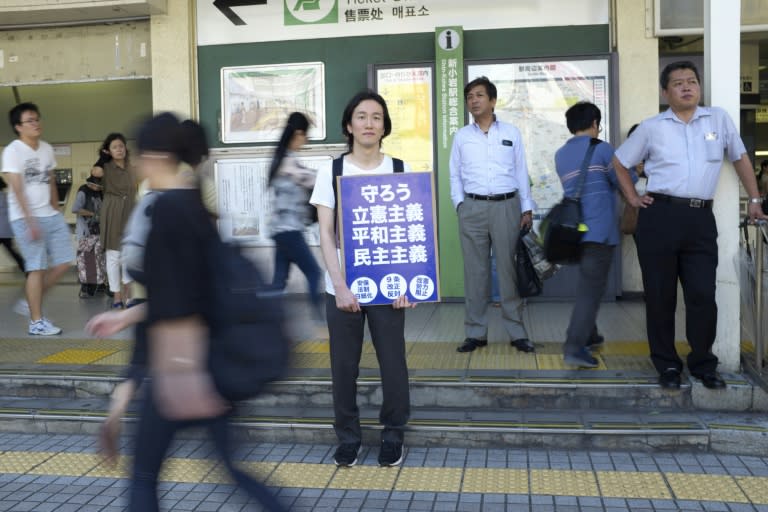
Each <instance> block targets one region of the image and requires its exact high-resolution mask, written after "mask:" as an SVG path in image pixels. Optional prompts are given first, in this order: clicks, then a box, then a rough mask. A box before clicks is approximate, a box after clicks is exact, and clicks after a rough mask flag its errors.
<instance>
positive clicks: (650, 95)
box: [613, 0, 659, 293]
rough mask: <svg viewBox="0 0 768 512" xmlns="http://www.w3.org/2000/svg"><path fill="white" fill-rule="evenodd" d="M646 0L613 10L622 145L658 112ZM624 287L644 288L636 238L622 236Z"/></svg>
mask: <svg viewBox="0 0 768 512" xmlns="http://www.w3.org/2000/svg"><path fill="white" fill-rule="evenodd" d="M645 4H646V2H639V1H638V0H618V1H617V2H616V9H615V11H614V15H615V19H614V20H613V21H614V23H615V24H616V48H617V50H618V55H619V112H620V114H621V119H620V123H619V125H620V127H619V137H618V139H617V140H615V141H613V142H614V143H615V146H616V147H619V146H620V145H621V143H622V142H624V140H625V139H626V137H627V132H628V131H629V129H630V127H631V126H632V125H633V124H635V123H639V122H640V121H642V120H643V119H647V118H649V117H651V116H653V115H656V114H658V113H659V95H658V91H659V40H658V39H656V38H655V37H653V34H652V31H651V32H646V28H647V27H646V25H645V23H644V20H646V5H645ZM621 263H622V269H621V280H622V286H621V289H622V290H623V291H625V292H638V293H639V292H642V291H643V278H642V274H641V273H640V263H639V262H638V261H637V249H636V248H635V241H634V239H633V238H632V237H631V236H629V235H626V236H622V242H621Z"/></svg>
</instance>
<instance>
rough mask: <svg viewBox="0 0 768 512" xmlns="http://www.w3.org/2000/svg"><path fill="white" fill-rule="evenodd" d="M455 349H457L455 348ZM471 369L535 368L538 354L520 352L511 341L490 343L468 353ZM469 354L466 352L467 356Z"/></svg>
mask: <svg viewBox="0 0 768 512" xmlns="http://www.w3.org/2000/svg"><path fill="white" fill-rule="evenodd" d="M454 350H455V349H454ZM468 355H469V357H470V358H471V359H470V361H469V368H470V370H535V369H536V356H535V355H534V354H531V353H524V352H518V351H517V349H515V348H513V347H512V346H510V344H509V343H489V344H488V345H487V346H485V347H484V348H481V349H476V350H475V351H474V352H471V353H470V354H468ZM466 356H467V354H465V357H466Z"/></svg>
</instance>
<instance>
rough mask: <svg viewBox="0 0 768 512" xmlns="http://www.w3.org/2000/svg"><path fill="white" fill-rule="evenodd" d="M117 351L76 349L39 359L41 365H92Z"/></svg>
mask: <svg viewBox="0 0 768 512" xmlns="http://www.w3.org/2000/svg"><path fill="white" fill-rule="evenodd" d="M115 352H116V351H115V350H89V349H76V348H71V349H67V350H62V351H61V352H57V353H55V354H51V355H50V356H48V357H44V358H42V359H38V360H37V362H38V363H40V364H91V363H93V362H94V361H98V360H99V359H102V358H104V357H107V356H108V355H110V354H113V353H115Z"/></svg>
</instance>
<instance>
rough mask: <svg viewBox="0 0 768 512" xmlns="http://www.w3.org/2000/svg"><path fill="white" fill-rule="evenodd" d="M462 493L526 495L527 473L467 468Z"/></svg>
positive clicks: (521, 470)
mask: <svg viewBox="0 0 768 512" xmlns="http://www.w3.org/2000/svg"><path fill="white" fill-rule="evenodd" d="M461 491H462V492H476V493H483V494H485V493H499V494H528V471H526V470H524V469H497V468H467V469H465V470H464V483H463V485H462V487H461Z"/></svg>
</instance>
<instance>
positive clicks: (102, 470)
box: [85, 456, 133, 478]
mask: <svg viewBox="0 0 768 512" xmlns="http://www.w3.org/2000/svg"><path fill="white" fill-rule="evenodd" d="M132 460H133V458H132V457H128V456H120V457H118V459H117V460H116V461H114V462H111V461H107V460H103V461H101V463H100V464H99V465H98V466H96V467H95V468H93V469H92V470H90V471H89V472H88V473H86V474H85V476H90V477H98V478H128V476H129V475H130V474H131V463H132V462H131V461H132Z"/></svg>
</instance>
